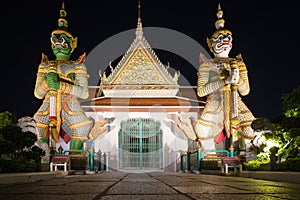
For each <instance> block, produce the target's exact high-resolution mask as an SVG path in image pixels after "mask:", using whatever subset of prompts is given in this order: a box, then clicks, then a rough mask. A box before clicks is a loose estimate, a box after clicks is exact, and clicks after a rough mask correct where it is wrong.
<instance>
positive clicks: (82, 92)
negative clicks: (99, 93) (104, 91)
mask: <svg viewBox="0 0 300 200" xmlns="http://www.w3.org/2000/svg"><path fill="white" fill-rule="evenodd" d="M60 89H61V90H62V91H64V92H65V93H69V94H72V95H74V96H77V97H79V98H82V99H87V98H88V97H89V91H88V75H87V71H86V67H85V65H84V64H83V63H81V64H80V65H78V66H76V69H75V81H74V84H70V83H67V82H61V83H60Z"/></svg>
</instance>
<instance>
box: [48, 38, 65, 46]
mask: <svg viewBox="0 0 300 200" xmlns="http://www.w3.org/2000/svg"><path fill="white" fill-rule="evenodd" d="M65 42H66V40H65V39H64V38H63V37H62V38H60V39H53V38H52V37H51V43H52V45H54V46H55V45H60V46H62V48H66V47H67V46H66V44H65Z"/></svg>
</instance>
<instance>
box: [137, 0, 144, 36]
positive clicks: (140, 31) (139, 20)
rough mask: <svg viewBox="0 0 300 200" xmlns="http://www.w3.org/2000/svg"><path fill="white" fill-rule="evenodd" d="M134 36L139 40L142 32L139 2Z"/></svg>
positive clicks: (139, 3) (139, 0) (139, 2)
mask: <svg viewBox="0 0 300 200" xmlns="http://www.w3.org/2000/svg"><path fill="white" fill-rule="evenodd" d="M135 35H136V36H137V37H138V38H139V39H141V38H142V36H143V30H142V20H141V0H138V22H137V28H136V31H135Z"/></svg>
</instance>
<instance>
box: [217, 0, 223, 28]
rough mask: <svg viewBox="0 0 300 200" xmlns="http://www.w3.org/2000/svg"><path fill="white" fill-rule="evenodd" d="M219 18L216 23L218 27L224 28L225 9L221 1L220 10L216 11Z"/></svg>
mask: <svg viewBox="0 0 300 200" xmlns="http://www.w3.org/2000/svg"><path fill="white" fill-rule="evenodd" d="M216 15H217V17H218V19H217V21H216V23H215V27H216V29H220V28H224V24H225V20H224V19H223V18H222V17H223V11H222V9H221V5H220V3H219V4H218V12H217V13H216Z"/></svg>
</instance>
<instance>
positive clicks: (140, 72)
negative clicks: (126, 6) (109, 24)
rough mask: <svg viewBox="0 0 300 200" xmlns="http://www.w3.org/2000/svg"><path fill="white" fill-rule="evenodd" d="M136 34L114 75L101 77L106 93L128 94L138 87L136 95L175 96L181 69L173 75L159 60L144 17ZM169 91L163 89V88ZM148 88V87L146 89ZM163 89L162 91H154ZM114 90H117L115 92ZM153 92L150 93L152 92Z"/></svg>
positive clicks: (114, 94) (112, 73)
mask: <svg viewBox="0 0 300 200" xmlns="http://www.w3.org/2000/svg"><path fill="white" fill-rule="evenodd" d="M135 34H136V37H135V39H134V41H133V43H132V44H131V46H130V47H129V49H128V50H127V52H126V53H125V54H124V55H123V57H122V59H121V60H120V62H119V63H118V64H117V66H116V67H115V68H114V69H113V68H112V67H111V69H112V72H111V74H110V75H109V76H108V77H106V76H105V74H103V75H102V77H101V85H100V86H101V87H102V90H103V92H104V95H105V96H126V95H128V90H131V91H132V90H135V91H136V92H135V93H132V94H131V95H133V96H137V97H138V96H139V97H143V96H148V95H150V96H158V97H159V96H161V97H163V96H164V97H166V96H168V97H169V96H175V95H176V93H177V92H178V87H179V85H178V83H177V81H178V77H179V72H176V73H175V74H174V77H172V76H171V75H170V73H169V72H168V70H167V67H166V66H164V65H163V64H162V63H161V61H160V60H159V59H158V57H157V55H156V54H155V52H154V51H153V49H152V48H151V47H150V45H149V43H148V41H147V40H146V38H145V37H144V33H143V30H142V23H141V19H140V16H139V18H138V24H137V28H136V31H135ZM162 87H163V88H164V89H165V90H161V88H162ZM145 90H147V91H146V92H145ZM154 90H156V91H157V90H161V91H160V92H153V91H154ZM112 91H113V92H112ZM149 91H150V92H149Z"/></svg>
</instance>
